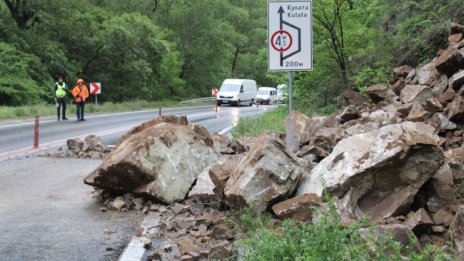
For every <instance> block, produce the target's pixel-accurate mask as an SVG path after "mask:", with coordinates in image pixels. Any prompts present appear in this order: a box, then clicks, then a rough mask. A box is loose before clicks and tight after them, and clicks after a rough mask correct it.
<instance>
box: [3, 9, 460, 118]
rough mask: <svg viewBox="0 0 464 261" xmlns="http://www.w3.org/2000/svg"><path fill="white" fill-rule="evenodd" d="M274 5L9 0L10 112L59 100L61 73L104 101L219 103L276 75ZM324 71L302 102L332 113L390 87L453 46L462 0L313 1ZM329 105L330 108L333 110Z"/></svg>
mask: <svg viewBox="0 0 464 261" xmlns="http://www.w3.org/2000/svg"><path fill="white" fill-rule="evenodd" d="M266 3H267V1H266V0H255V1H250V0H198V1H191V0H144V1H139V0H137V1H126V0H81V1H73V0H0V61H1V64H0V106H18V105H25V104H37V103H38V104H41V103H44V102H52V100H51V99H50V98H51V97H50V96H51V88H52V84H53V81H54V79H55V78H56V77H58V76H60V75H61V76H64V77H65V80H66V82H67V83H68V85H70V86H72V85H73V84H74V82H75V81H76V79H77V78H84V79H85V80H86V81H87V82H89V81H99V82H102V83H103V94H102V95H101V96H100V97H99V100H100V101H102V102H105V101H110V102H113V103H116V102H124V101H131V100H137V99H143V100H147V101H159V100H165V99H171V100H177V99H179V98H180V99H188V98H195V97H200V96H209V95H210V90H211V89H212V88H217V87H218V86H219V85H220V84H221V82H222V81H223V79H225V78H250V79H255V80H256V81H257V82H258V84H259V85H262V86H277V85H278V84H281V83H286V81H287V79H286V74H284V73H269V72H268V71H267V32H266V31H267V28H266V27H267V21H266V20H267V18H266ZM313 5H314V6H313V7H314V8H313V18H314V19H313V21H314V25H313V29H314V30H313V31H314V34H313V49H314V52H313V53H314V70H313V71H312V72H298V73H295V74H294V78H295V95H296V100H295V103H296V104H295V105H296V108H297V109H299V110H303V111H308V112H313V111H321V109H320V108H325V109H323V110H322V111H323V112H328V111H331V110H333V107H334V105H335V104H336V102H337V99H338V97H339V95H340V93H342V91H343V90H346V89H355V90H360V89H363V88H365V87H366V86H369V85H371V84H374V83H386V82H388V81H389V79H390V77H391V72H392V68H393V67H395V66H397V65H401V64H409V65H411V66H419V65H421V64H423V63H425V62H427V61H429V60H430V59H431V58H433V57H434V56H435V54H436V52H437V50H438V49H440V48H445V47H446V45H447V42H446V35H447V33H448V31H449V26H450V23H451V22H452V21H454V22H459V23H463V22H464V5H462V3H461V0H450V1H444V0H424V1H419V2H418V1H415V0H405V1H394V0H363V1H360V0H357V1H354V0H320V1H313ZM326 108H329V110H328V111H327V109H326Z"/></svg>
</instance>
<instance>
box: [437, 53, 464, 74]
mask: <svg viewBox="0 0 464 261" xmlns="http://www.w3.org/2000/svg"><path fill="white" fill-rule="evenodd" d="M436 68H437V69H438V70H439V71H441V72H442V73H444V74H446V75H447V76H448V77H450V76H452V75H453V74H455V73H456V72H457V71H459V70H460V69H463V68H464V55H463V54H462V52H461V51H460V50H458V49H456V48H454V47H450V48H448V49H447V50H446V51H445V52H443V53H442V54H441V55H440V57H438V59H437V61H436Z"/></svg>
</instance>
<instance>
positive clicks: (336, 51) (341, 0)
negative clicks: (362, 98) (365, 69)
mask: <svg viewBox="0 0 464 261" xmlns="http://www.w3.org/2000/svg"><path fill="white" fill-rule="evenodd" d="M317 3H319V5H318V6H316V7H315V8H317V9H316V11H315V12H314V14H313V17H314V19H315V20H316V21H317V22H318V26H320V27H322V28H323V29H324V30H325V31H326V33H328V35H329V37H330V44H331V49H332V52H333V53H332V58H333V59H335V60H336V62H337V64H338V66H339V69H340V77H341V80H342V85H343V86H342V87H343V89H348V87H349V82H348V76H347V74H348V72H347V70H348V68H347V67H348V65H347V56H346V53H345V32H344V22H345V21H344V19H345V16H346V14H347V12H348V10H350V7H351V6H352V3H351V2H348V1H346V0H323V1H319V2H317ZM318 32H319V33H321V31H320V30H319V31H318Z"/></svg>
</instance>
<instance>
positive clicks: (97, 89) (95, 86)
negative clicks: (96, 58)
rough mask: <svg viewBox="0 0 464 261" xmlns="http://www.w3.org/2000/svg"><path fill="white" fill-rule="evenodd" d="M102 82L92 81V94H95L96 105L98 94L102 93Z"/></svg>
mask: <svg viewBox="0 0 464 261" xmlns="http://www.w3.org/2000/svg"><path fill="white" fill-rule="evenodd" d="M101 86H102V85H101V82H91V83H90V94H93V95H95V105H97V104H98V98H97V97H98V94H101Z"/></svg>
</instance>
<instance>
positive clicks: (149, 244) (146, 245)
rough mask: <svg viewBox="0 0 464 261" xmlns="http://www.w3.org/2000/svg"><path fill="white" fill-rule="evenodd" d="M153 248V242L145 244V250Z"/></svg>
mask: <svg viewBox="0 0 464 261" xmlns="http://www.w3.org/2000/svg"><path fill="white" fill-rule="evenodd" d="M152 246H153V243H152V242H151V241H145V242H143V248H145V249H150V248H151V247H152Z"/></svg>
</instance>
